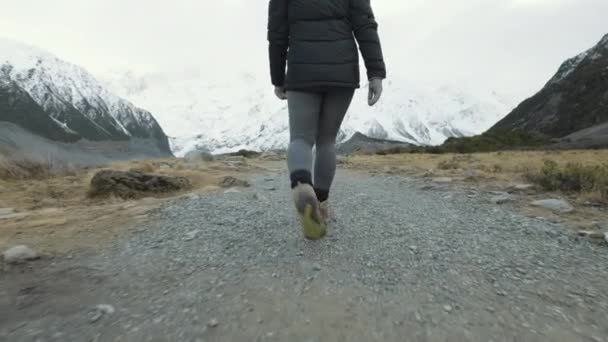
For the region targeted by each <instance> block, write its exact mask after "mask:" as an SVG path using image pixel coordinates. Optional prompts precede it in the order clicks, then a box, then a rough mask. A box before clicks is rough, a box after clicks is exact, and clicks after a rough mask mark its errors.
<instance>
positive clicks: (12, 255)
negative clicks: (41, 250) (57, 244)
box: [2, 245, 38, 264]
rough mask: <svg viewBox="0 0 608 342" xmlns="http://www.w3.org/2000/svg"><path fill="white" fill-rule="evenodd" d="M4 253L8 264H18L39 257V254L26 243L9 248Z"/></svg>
mask: <svg viewBox="0 0 608 342" xmlns="http://www.w3.org/2000/svg"><path fill="white" fill-rule="evenodd" d="M2 255H3V256H4V261H5V262H6V263H8V264H17V263H21V262H25V261H28V260H34V259H38V254H36V252H34V250H32V249H31V248H29V247H28V246H25V245H19V246H15V247H12V248H9V249H7V250H6V251H5V252H4V253H3V254H2Z"/></svg>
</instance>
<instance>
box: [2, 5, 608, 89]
mask: <svg viewBox="0 0 608 342" xmlns="http://www.w3.org/2000/svg"><path fill="white" fill-rule="evenodd" d="M267 6H268V0H217V1H211V0H174V1H160V0H52V1H51V0H48V1H44V0H0V8H1V9H2V11H0V36H5V37H8V38H12V39H15V40H18V41H22V42H26V43H29V44H32V45H36V46H39V47H42V48H44V49H47V50H49V51H51V52H53V53H55V54H57V55H58V56H59V57H61V58H63V59H66V60H68V61H71V62H73V63H76V64H80V65H82V66H84V67H85V68H87V69H89V70H90V71H92V72H93V73H95V74H97V75H102V74H103V73H105V72H107V71H108V70H112V69H133V70H136V71H168V72H175V71H183V70H198V71H200V72H201V73H203V74H204V75H206V76H208V78H209V79H218V78H221V77H224V76H225V75H230V74H232V73H234V71H249V72H254V73H256V74H258V75H259V76H260V77H268V76H267V56H266V53H267V43H266V20H267ZM372 6H373V7H374V10H375V12H376V17H377V19H378V21H379V23H380V28H379V30H380V37H381V40H382V44H383V47H384V53H385V59H386V63H387V68H388V72H389V77H393V78H405V79H408V80H413V81H417V82H423V81H428V82H433V83H437V82H442V83H443V82H449V83H455V84H462V85H464V86H467V87H487V88H492V89H496V90H498V91H499V92H504V93H510V94H513V95H516V96H526V95H531V94H530V93H531V92H534V91H536V90H538V89H539V88H540V87H541V86H542V85H543V84H544V83H545V82H546V81H547V80H548V78H549V77H550V76H551V75H552V74H553V73H554V72H555V71H556V70H557V67H558V66H559V64H560V63H561V62H562V61H563V60H564V59H566V58H569V57H572V56H574V55H576V54H577V53H579V52H582V51H583V50H585V49H587V48H590V47H591V46H593V45H594V44H595V43H596V42H597V41H599V40H600V38H601V37H602V36H603V35H604V34H606V33H608V20H607V19H606V18H607V16H606V13H608V1H607V0H372Z"/></svg>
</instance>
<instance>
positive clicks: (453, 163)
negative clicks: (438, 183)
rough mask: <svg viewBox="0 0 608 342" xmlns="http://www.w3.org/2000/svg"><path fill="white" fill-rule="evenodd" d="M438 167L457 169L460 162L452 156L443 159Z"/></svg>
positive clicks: (440, 168) (441, 168)
mask: <svg viewBox="0 0 608 342" xmlns="http://www.w3.org/2000/svg"><path fill="white" fill-rule="evenodd" d="M437 168H438V169H439V170H456V169H459V168H460V164H459V163H458V161H457V160H456V158H452V159H449V160H442V161H440V162H439V163H438V164H437Z"/></svg>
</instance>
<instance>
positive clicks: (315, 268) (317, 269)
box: [312, 263, 321, 272]
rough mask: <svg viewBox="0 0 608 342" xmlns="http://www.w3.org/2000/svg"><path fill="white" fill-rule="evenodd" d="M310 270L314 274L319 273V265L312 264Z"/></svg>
mask: <svg viewBox="0 0 608 342" xmlns="http://www.w3.org/2000/svg"><path fill="white" fill-rule="evenodd" d="M312 270H313V271H316V272H318V271H320V270H321V265H319V264H317V263H314V264H313V265H312Z"/></svg>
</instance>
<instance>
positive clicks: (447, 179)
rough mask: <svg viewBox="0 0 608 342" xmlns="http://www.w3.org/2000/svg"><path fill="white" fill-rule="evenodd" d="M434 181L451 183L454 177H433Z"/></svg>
mask: <svg viewBox="0 0 608 342" xmlns="http://www.w3.org/2000/svg"><path fill="white" fill-rule="evenodd" d="M433 182H435V183H451V182H452V178H450V177H435V178H433Z"/></svg>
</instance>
